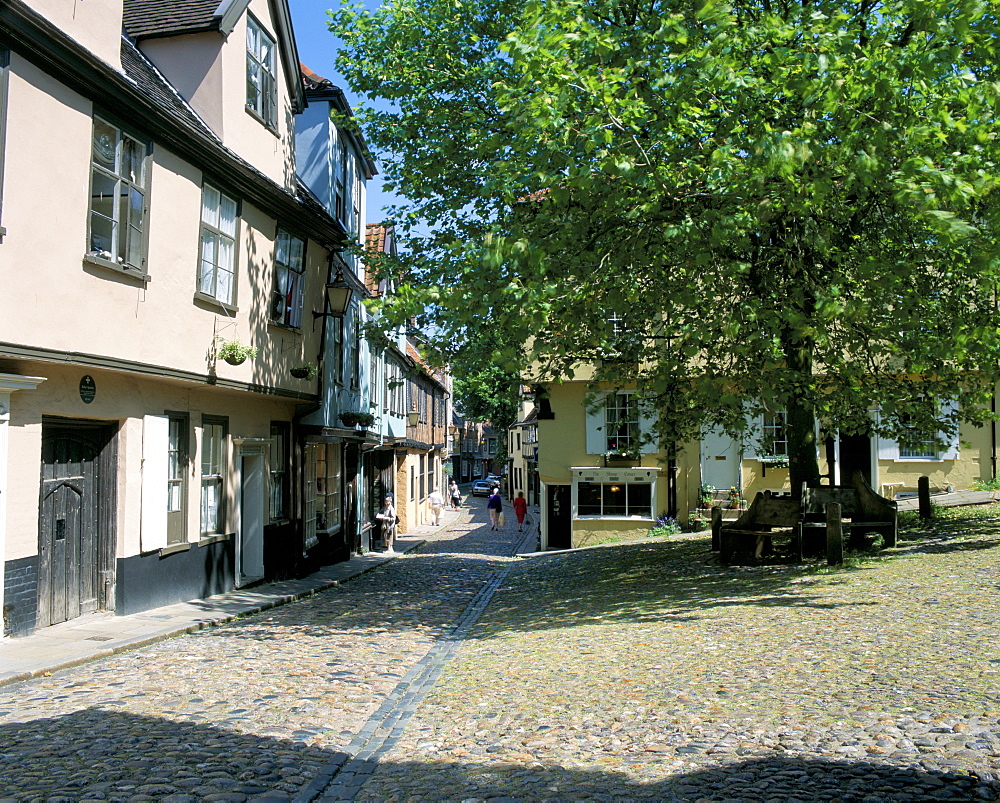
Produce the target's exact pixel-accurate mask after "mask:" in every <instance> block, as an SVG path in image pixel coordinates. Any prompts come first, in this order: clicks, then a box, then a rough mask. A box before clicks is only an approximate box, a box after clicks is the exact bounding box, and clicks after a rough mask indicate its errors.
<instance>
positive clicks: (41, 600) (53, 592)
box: [36, 421, 114, 627]
mask: <svg viewBox="0 0 1000 803" xmlns="http://www.w3.org/2000/svg"><path fill="white" fill-rule="evenodd" d="M112 437H113V433H112V432H111V431H109V429H108V427H107V426H106V425H103V426H95V425H93V424H90V423H88V422H76V423H68V422H66V423H64V422H58V423H55V422H50V421H45V422H43V424H42V476H41V495H40V500H39V523H38V615H37V620H36V624H37V626H38V627H46V626H48V625H53V624H58V623H59V622H65V621H67V620H69V619H74V618H76V617H78V616H81V615H83V614H86V613H92V612H94V611H96V610H98V609H101V608H108V607H113V596H112V595H113V588H114V581H113V563H112V561H113V557H114V556H113V550H112V548H111V545H110V544H109V539H110V537H111V535H110V532H109V529H110V518H111V516H110V511H108V510H107V509H106V508H103V509H102V505H108V504H110V501H111V500H109V499H106V496H108V494H105V493H102V490H103V489H104V488H105V487H107V485H108V483H107V480H108V479H110V478H104V477H102V467H104V465H105V464H108V467H110V462H109V460H108V455H107V454H106V453H105V449H107V448H109V445H110V442H111V438H112ZM105 470H106V469H105ZM109 597H110V599H109Z"/></svg>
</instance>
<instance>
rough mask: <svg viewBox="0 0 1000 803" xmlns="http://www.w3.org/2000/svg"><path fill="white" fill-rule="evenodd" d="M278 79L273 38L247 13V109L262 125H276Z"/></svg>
mask: <svg viewBox="0 0 1000 803" xmlns="http://www.w3.org/2000/svg"><path fill="white" fill-rule="evenodd" d="M277 107H278V81H277V78H276V75H275V69H274V40H273V39H272V38H271V37H270V36H269V35H268V34H267V33H266V32H265V31H264V29H263V28H261V27H260V25H259V24H258V23H257V21H256V20H255V19H254V18H253V17H249V16H248V17H247V109H248V110H249V111H250V112H252V113H253V114H254V115H256V116H257V117H259V118H260V119H261V120H262V121H263V122H264V124H265V125H267V126H269V127H271V128H276V127H277Z"/></svg>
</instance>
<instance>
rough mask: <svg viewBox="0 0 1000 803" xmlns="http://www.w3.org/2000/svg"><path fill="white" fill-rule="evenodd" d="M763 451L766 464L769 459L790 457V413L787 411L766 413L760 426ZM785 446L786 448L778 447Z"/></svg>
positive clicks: (761, 452)
mask: <svg viewBox="0 0 1000 803" xmlns="http://www.w3.org/2000/svg"><path fill="white" fill-rule="evenodd" d="M760 439H761V444H760V445H761V450H760V457H761V459H763V460H764V461H765V462H766V461H767V460H768V458H787V457H788V413H787V411H785V410H775V411H774V412H765V413H764V414H763V415H762V417H761V425H760ZM780 444H784V448H782V449H780V450H779V448H778V446H779V445H780Z"/></svg>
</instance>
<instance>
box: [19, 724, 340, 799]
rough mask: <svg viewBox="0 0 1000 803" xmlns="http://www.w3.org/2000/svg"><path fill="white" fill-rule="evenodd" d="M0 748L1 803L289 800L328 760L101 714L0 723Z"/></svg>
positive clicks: (324, 754) (241, 737)
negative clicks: (222, 798) (11, 802)
mask: <svg viewBox="0 0 1000 803" xmlns="http://www.w3.org/2000/svg"><path fill="white" fill-rule="evenodd" d="M233 713H234V716H237V717H238V716H239V712H233ZM0 750H2V751H3V752H2V758H3V761H2V762H0V796H3V797H5V799H14V800H19V801H20V800H47V801H54V800H88V799H89V800H159V799H162V798H165V797H168V796H170V795H191V796H192V797H191V798H189V799H191V800H195V799H202V798H205V797H207V796H210V795H235V797H227V798H225V799H227V800H245V799H249V798H251V797H254V796H257V795H263V794H265V793H271V795H278V797H273V796H272V797H271V798H270V799H278V800H280V799H287V798H291V797H293V796H294V795H295V794H296V792H297V791H298V790H299V789H300V788H301V786H302V785H303V784H304V783H306V782H307V781H308V780H309V779H310V778H312V777H313V776H314V775H315V773H316V772H317V771H318V770H319V769H320V768H321V767H322V766H323V765H324V764H326V763H327V762H329V761H330V760H331V757H332V755H333V754H332V753H331V752H330V751H327V750H322V749H319V748H315V747H310V746H308V745H306V744H302V743H296V742H293V741H289V740H282V739H272V738H267V737H261V736H250V735H246V734H241V733H237V732H235V731H230V730H226V729H224V728H220V727H211V726H208V725H198V724H194V723H191V722H177V721H172V720H170V719H163V718H157V717H149V716H139V715H135V714H127V713H121V712H116V711H109V710H107V709H106V708H88V709H82V710H79V711H76V712H74V713H72V714H67V715H64V716H56V717H52V718H51V719H36V720H30V721H27V722H19V723H12V724H7V725H3V726H0ZM172 799H176V800H181V799H184V798H172Z"/></svg>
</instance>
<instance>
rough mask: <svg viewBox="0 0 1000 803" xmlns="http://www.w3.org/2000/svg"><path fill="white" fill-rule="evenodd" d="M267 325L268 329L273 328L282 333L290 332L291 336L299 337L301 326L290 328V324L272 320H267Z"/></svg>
mask: <svg viewBox="0 0 1000 803" xmlns="http://www.w3.org/2000/svg"><path fill="white" fill-rule="evenodd" d="M267 325H268V326H269V327H274V328H275V329H280V330H281V331H283V332H291V333H292V334H293V335H301V334H302V327H301V326H292V325H291V324H290V323H282V322H281V321H276V320H274V319H273V318H268V320H267Z"/></svg>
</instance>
